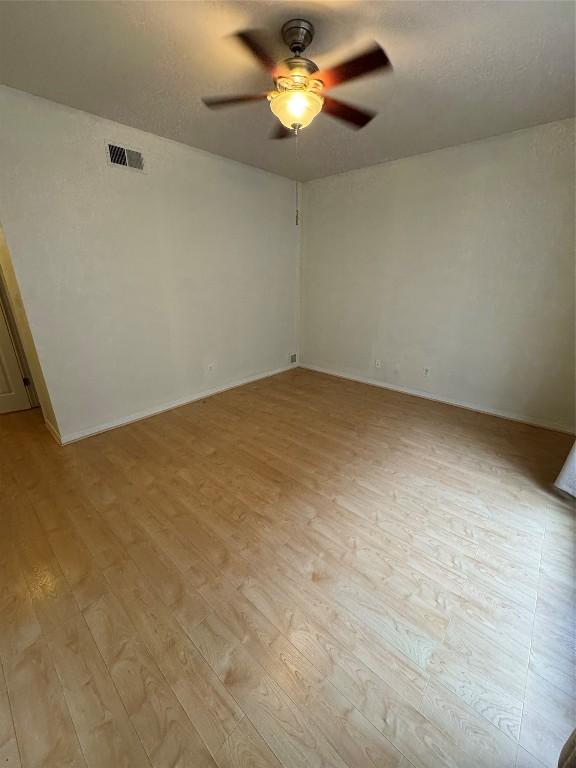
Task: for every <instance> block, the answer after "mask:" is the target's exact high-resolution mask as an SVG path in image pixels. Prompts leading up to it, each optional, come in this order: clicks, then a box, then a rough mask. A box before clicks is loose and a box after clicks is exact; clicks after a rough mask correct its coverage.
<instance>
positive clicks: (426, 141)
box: [0, 0, 575, 180]
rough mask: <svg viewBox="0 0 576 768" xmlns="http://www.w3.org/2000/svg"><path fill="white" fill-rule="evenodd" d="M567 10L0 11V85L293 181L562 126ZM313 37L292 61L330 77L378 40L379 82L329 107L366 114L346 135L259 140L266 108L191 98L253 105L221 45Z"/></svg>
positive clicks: (167, 6) (469, 6) (202, 0)
mask: <svg viewBox="0 0 576 768" xmlns="http://www.w3.org/2000/svg"><path fill="white" fill-rule="evenodd" d="M574 10H575V6H574V4H573V3H572V2H567V1H559V0H544V1H543V2H538V1H535V0H534V1H533V0H529V1H524V0H512V1H511V2H509V1H507V0H506V1H505V0H502V1H495V0H480V1H478V2H476V1H475V0H474V1H467V0H460V1H459V2H450V1H449V0H441V1H440V2H436V1H435V0H426V1H425V2H407V1H405V0H402V1H398V2H386V1H384V0H383V1H382V2H366V1H365V0H357V1H356V2H348V1H346V0H339V1H338V2H334V1H331V2H322V1H320V2H318V1H317V2H307V1H306V0H299V1H298V2H284V1H283V0H277V1H275V2H244V1H243V0H232V1H229V2H212V0H196V1H195V2H138V1H136V2H100V1H99V0H96V1H93V2H59V1H56V2H43V1H42V2H0V82H2V83H4V84H5V85H9V86H12V87H14V88H19V89H21V90H24V91H29V92H30V93H34V94H36V95H39V96H43V97H45V98H48V99H52V100H54V101H57V102H60V103H62V104H67V105H69V106H71V107H76V108H78V109H82V110H85V111H87V112H92V113H94V114H96V115H100V116H102V117H107V118H110V119H112V120H116V121H118V122H120V123H125V124H127V125H131V126H134V127H136V128H140V129H143V130H145V131H150V132H151V133H155V134H158V135H160V136H166V137H169V138H171V139H176V140H177V141H181V142H184V143H186V144H190V145H191V146H194V147H200V148H202V149H205V150H208V151H210V152H215V153H217V154H220V155H225V156H227V157H231V158H234V159H235V160H239V161H241V162H244V163H249V164H251V165H256V166H258V167H260V168H265V169H267V170H270V171H274V172H276V173H280V174H283V175H285V176H289V177H291V178H297V179H301V180H306V179H311V178H316V177H319V176H325V175H328V174H333V173H339V172H341V171H346V170H349V169H352V168H359V167H362V166H366V165H372V164H374V163H379V162H383V161H386V160H390V159H393V158H398V157H405V156H407V155H414V154H419V153H421V152H428V151H430V150H433V149H438V148H441V147H447V146H451V145H455V144H461V143H464V142H468V141H473V140H475V139H479V138H484V137H487V136H493V135H496V134H499V133H504V132H506V131H513V130H516V129H519V128H525V127H528V126H531V125H537V124H539V123H545V122H549V121H552V120H558V119H561V118H565V117H569V116H571V115H573V114H574ZM300 15H302V16H305V17H306V18H309V19H310V20H311V21H312V22H313V23H314V24H315V25H316V38H315V40H314V42H313V43H312V45H311V47H310V48H309V49H308V51H307V55H309V56H310V57H311V58H313V59H315V60H317V62H318V63H319V64H321V65H322V66H323V65H326V64H332V63H336V62H337V61H339V60H340V59H342V58H345V57H346V58H348V56H349V55H351V54H352V53H354V52H356V51H358V50H360V49H361V48H362V47H363V46H364V45H365V44H366V43H367V42H368V41H370V40H377V41H378V42H379V43H380V44H381V45H383V46H384V48H385V49H386V51H387V53H388V55H389V57H390V59H391V60H392V63H393V65H394V74H393V75H384V76H380V77H379V76H372V77H367V78H365V79H363V80H358V81H355V82H353V83H349V84H346V85H343V86H341V87H339V88H337V89H334V91H333V92H332V94H333V95H334V96H337V97H338V98H342V99H346V100H349V101H350V102H352V103H355V104H358V105H359V106H366V107H370V108H374V109H377V110H379V112H380V114H379V115H378V117H377V118H376V119H375V120H374V121H373V122H372V123H371V124H370V125H368V126H367V127H366V128H364V129H363V130H361V131H358V132H354V131H350V130H349V129H347V128H346V127H345V126H343V125H341V124H340V123H338V122H337V121H335V120H332V119H331V118H329V117H327V116H325V115H321V116H320V117H318V118H317V119H316V120H315V121H314V123H313V124H312V125H311V126H310V127H309V128H308V129H306V130H304V131H303V132H302V134H301V136H300V139H299V142H298V147H296V143H295V141H294V140H292V139H291V140H286V141H272V140H269V139H268V134H269V132H270V130H271V128H272V127H273V126H274V125H275V118H274V117H273V116H272V115H271V113H270V111H269V108H268V105H267V103H266V102H261V103H257V104H251V105H244V106H240V107H235V108H231V109H227V110H223V111H219V112H212V111H209V110H208V109H206V108H205V107H204V105H203V104H202V103H201V101H200V97H201V96H205V95H219V94H228V93H236V92H252V91H259V90H262V89H268V88H269V87H270V85H271V83H270V82H269V80H268V79H267V76H266V74H264V73H262V72H261V71H260V70H259V68H258V66H257V65H256V64H255V63H254V61H253V60H252V59H251V57H250V55H249V54H247V53H246V52H245V51H244V50H243V49H242V48H240V46H239V45H238V44H237V43H236V42H235V41H234V40H231V39H230V38H228V39H227V35H229V34H231V33H233V32H235V31H237V30H239V29H244V28H254V27H263V28H267V29H269V30H270V33H271V39H272V41H273V43H272V44H273V45H274V47H275V51H276V52H277V54H278V58H282V57H283V56H285V55H286V53H287V49H286V48H284V47H283V46H282V44H281V43H280V41H279V28H280V26H281V24H282V22H284V21H285V20H287V19H289V18H293V17H295V16H300Z"/></svg>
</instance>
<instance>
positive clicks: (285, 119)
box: [268, 89, 324, 130]
mask: <svg viewBox="0 0 576 768" xmlns="http://www.w3.org/2000/svg"><path fill="white" fill-rule="evenodd" d="M268 98H269V100H270V109H271V110H272V113H273V114H274V115H276V117H277V118H278V120H280V122H281V123H282V125H283V126H284V127H285V128H289V129H290V130H300V128H306V126H308V125H310V123H311V122H312V120H314V118H315V117H316V115H318V114H320V112H321V111H322V107H323V105H324V99H323V98H322V96H320V94H319V93H315V92H314V91H309V90H306V89H294V90H287V91H280V92H279V91H273V92H272V93H271V94H270V95H269V96H268Z"/></svg>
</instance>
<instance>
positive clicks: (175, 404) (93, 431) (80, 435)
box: [46, 363, 298, 445]
mask: <svg viewBox="0 0 576 768" xmlns="http://www.w3.org/2000/svg"><path fill="white" fill-rule="evenodd" d="M297 367H298V363H294V364H293V365H287V366H285V367H284V368H276V369H274V370H273V371H264V372H263V373H257V374H255V375H254V376H247V377H246V378H244V379H238V380H237V381H234V382H232V383H231V384H225V385H224V386H222V387H216V388H215V389H209V390H205V391H204V392H199V393H198V394H195V395H190V396H187V397H183V398H181V399H180V400H174V401H172V402H171V403H164V404H163V405H160V406H157V407H154V408H150V409H148V410H145V411H139V412H138V413H133V414H131V415H130V416H126V417H122V418H120V419H115V420H114V421H109V422H107V423H105V424H98V425H96V426H94V427H89V428H88V429H83V430H81V431H80V432H71V433H69V434H67V435H61V436H60V435H59V436H58V442H59V443H61V445H68V444H69V443H75V442H76V441H77V440H83V439H84V438H85V437H91V436H92V435H99V434H100V433H101V432H108V431H109V430H110V429H116V428H117V427H123V426H125V425H126V424H132V423H133V422H134V421H142V419H148V418H150V416H157V415H158V414H159V413H164V412H165V411H172V410H173V409H174V408H179V407H180V406H182V405H188V404H189V403H194V402H196V401H197V400H204V399H205V398H206V397H211V396H212V395H217V394H218V393H219V392H225V391H226V390H228V389H235V388H236V387H242V386H243V385H244V384H250V383H251V382H253V381H259V380H260V379H267V378H268V377H269V376H275V375H276V374H278V373H284V372H285V371H290V370H292V369H293V368H297ZM46 426H48V423H46ZM48 429H49V430H50V432H52V434H53V435H54V437H56V435H57V434H58V431H57V430H56V429H54V427H53V426H52V425H50V426H48Z"/></svg>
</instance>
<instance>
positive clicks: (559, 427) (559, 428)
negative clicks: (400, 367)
mask: <svg viewBox="0 0 576 768" xmlns="http://www.w3.org/2000/svg"><path fill="white" fill-rule="evenodd" d="M300 368H305V369H306V370H309V371H316V372H317V373H325V374H327V375H328V376H336V377H337V378H339V379H347V380H348V381H357V382H359V383H360V384H369V385H370V386H373V387H380V388H381V389H390V390H392V391H393V392H401V393H402V394H404V395H412V396H413V397H421V398H423V399H425V400H433V401H434V402H436V403H444V405H453V406H455V407H456V408H464V409H466V410H467V411H474V412H475V413H485V414H487V415H488V416H497V417H498V418H500V419H507V420H508V421H517V422H519V423H520V424H527V425H528V426H530V427H541V428H542V429H551V430H553V431H554V432H564V433H566V434H568V435H573V434H574V429H573V428H572V427H567V426H566V425H565V424H554V423H552V422H546V421H539V420H537V419H528V418H525V417H523V416H518V415H515V414H512V413H506V412H504V411H495V410H492V409H490V408H480V407H479V406H477V405H472V404H471V403H465V402H462V401H461V400H450V399H448V398H442V397H438V395H431V394H430V393H429V392H422V391H420V390H418V389H410V388H409V387H399V386H398V385H397V384H388V383H387V382H383V381H379V380H378V379H371V378H369V377H367V376H356V375H355V374H352V373H345V372H343V371H337V370H335V369H333V368H324V367H323V366H320V365H311V364H309V363H300Z"/></svg>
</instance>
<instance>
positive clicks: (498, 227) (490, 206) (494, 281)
mask: <svg viewBox="0 0 576 768" xmlns="http://www.w3.org/2000/svg"><path fill="white" fill-rule="evenodd" d="M423 130H425V126H423ZM303 224H304V227H303V256H302V313H303V317H302V338H301V355H302V360H303V362H304V364H305V365H308V366H311V367H316V368H319V369H322V370H325V371H328V372H333V373H338V374H342V375H346V376H350V377H353V378H359V379H362V380H365V381H371V382H374V383H379V384H382V385H384V386H390V387H393V388H399V389H403V390H407V391H411V392H415V393H419V394H424V395H426V396H429V397H433V398H436V399H440V400H445V401H448V402H454V403H459V404H463V405H467V406H471V407H473V408H476V409H478V410H485V411H489V412H494V413H498V414H501V415H507V416H510V417H513V418H518V419H520V420H523V421H529V422H534V423H539V424H543V425H547V426H555V427H558V428H561V429H573V428H574V397H575V385H574V370H575V361H574V350H575V340H574V330H575V329H574V267H575V264H574V121H573V120H565V121H561V122H557V123H550V124H547V125H542V126H539V127H536V128H531V129H527V130H524V131H519V132H516V133H512V134H506V135H504V136H500V137H496V138H492V139H488V140H484V141H479V142H475V143H472V144H466V145H462V146H459V147H454V148H451V149H446V150H441V151H438V152H432V153H430V154H425V155H420V156H417V157H411V158H407V159H403V160H399V161H395V162H391V163H387V164H383V165H379V166H373V167H370V168H366V169H362V170H359V171H352V172H350V173H346V174H342V175H338V176H331V177H328V178H324V179H320V180H317V181H312V182H309V183H307V184H305V185H304V222H303Z"/></svg>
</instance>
